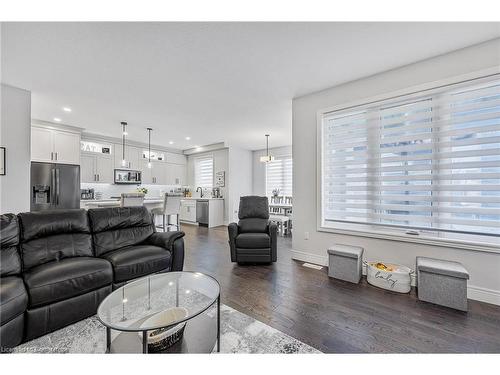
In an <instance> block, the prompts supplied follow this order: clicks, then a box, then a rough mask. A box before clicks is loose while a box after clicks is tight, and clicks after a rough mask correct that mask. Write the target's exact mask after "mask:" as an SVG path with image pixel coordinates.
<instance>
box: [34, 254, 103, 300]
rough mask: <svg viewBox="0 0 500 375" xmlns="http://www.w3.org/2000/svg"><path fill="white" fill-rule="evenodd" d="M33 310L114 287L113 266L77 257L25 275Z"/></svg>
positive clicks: (94, 259) (43, 265)
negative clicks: (99, 289) (96, 290)
mask: <svg viewBox="0 0 500 375" xmlns="http://www.w3.org/2000/svg"><path fill="white" fill-rule="evenodd" d="M24 281H25V283H26V286H27V288H28V294H29V296H30V307H37V306H43V305H47V304H49V303H54V302H57V301H61V300H64V299H68V298H71V297H74V296H78V295H81V294H84V293H87V292H90V291H92V290H95V289H98V288H101V287H103V286H106V285H110V284H111V283H112V281H113V270H112V268H111V264H110V263H109V262H108V261H106V260H104V259H99V258H92V257H75V258H67V259H63V260H60V261H55V262H49V263H45V264H42V265H40V266H37V267H34V268H32V269H31V270H29V271H28V272H25V274H24Z"/></svg>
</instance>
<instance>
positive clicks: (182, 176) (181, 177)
mask: <svg viewBox="0 0 500 375" xmlns="http://www.w3.org/2000/svg"><path fill="white" fill-rule="evenodd" d="M186 172H187V171H186V166H185V165H182V164H170V163H167V184H168V185H186V174H187V173H186Z"/></svg>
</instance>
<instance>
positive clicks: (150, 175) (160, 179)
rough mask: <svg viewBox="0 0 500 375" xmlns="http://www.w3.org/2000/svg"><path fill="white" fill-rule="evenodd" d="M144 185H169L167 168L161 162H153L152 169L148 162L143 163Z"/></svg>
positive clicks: (143, 161)
mask: <svg viewBox="0 0 500 375" xmlns="http://www.w3.org/2000/svg"><path fill="white" fill-rule="evenodd" d="M141 171H142V183H143V184H154V185H167V167H166V165H165V163H163V162H160V161H151V168H148V161H147V160H142V161H141Z"/></svg>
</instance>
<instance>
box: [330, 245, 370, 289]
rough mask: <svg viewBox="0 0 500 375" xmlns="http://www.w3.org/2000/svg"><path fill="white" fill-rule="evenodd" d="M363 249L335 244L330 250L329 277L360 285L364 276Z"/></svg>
mask: <svg viewBox="0 0 500 375" xmlns="http://www.w3.org/2000/svg"><path fill="white" fill-rule="evenodd" d="M362 261H363V248H362V247H359V246H349V245H341V244H335V245H333V246H332V247H330V248H328V276H330V277H333V278H335V279H340V280H345V281H350V282H351V283H356V284H357V283H359V280H360V279H361V274H362Z"/></svg>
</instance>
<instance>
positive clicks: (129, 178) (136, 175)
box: [115, 169, 141, 185]
mask: <svg viewBox="0 0 500 375" xmlns="http://www.w3.org/2000/svg"><path fill="white" fill-rule="evenodd" d="M140 183H141V171H132V170H130V169H115V184H135V185H139V184H140Z"/></svg>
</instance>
